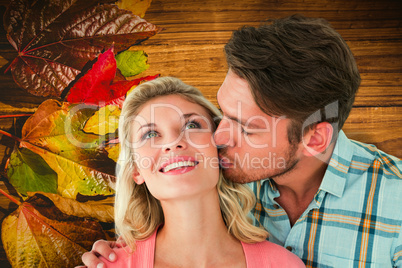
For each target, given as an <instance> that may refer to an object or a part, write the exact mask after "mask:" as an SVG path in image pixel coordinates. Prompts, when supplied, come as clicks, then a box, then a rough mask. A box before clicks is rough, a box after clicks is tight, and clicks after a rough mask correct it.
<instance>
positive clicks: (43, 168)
mask: <svg viewBox="0 0 402 268" xmlns="http://www.w3.org/2000/svg"><path fill="white" fill-rule="evenodd" d="M7 177H8V180H9V182H10V183H11V184H12V185H13V186H14V188H15V189H16V190H17V191H18V193H19V194H21V195H23V196H26V195H27V191H32V192H36V191H43V192H47V193H57V173H56V172H54V171H53V170H52V169H51V168H50V167H49V165H48V164H47V163H46V162H45V161H44V160H43V158H42V157H40V156H39V155H37V154H35V153H33V152H32V151H30V150H28V149H26V148H14V151H13V152H12V154H11V156H10V159H9V161H8V163H7Z"/></svg>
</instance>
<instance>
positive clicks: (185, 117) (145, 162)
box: [131, 95, 219, 201]
mask: <svg viewBox="0 0 402 268" xmlns="http://www.w3.org/2000/svg"><path fill="white" fill-rule="evenodd" d="M132 126H133V128H132V129H133V132H132V141H131V142H132V146H133V147H134V148H133V149H134V152H135V155H134V159H135V164H136V166H137V172H138V173H136V174H134V180H135V181H136V182H137V183H138V184H141V183H143V182H144V181H145V183H146V185H147V187H148V189H149V191H150V192H151V194H152V195H153V196H154V197H155V198H157V199H159V200H161V201H162V200H166V199H172V198H173V199H177V198H180V197H188V196H191V195H197V194H203V193H205V192H206V191H211V190H212V191H216V184H217V182H218V178H219V161H218V154H217V149H216V146H215V144H214V141H213V136H212V132H213V128H214V127H213V126H214V125H213V122H212V120H211V118H210V116H209V115H208V113H207V111H206V110H205V109H204V108H203V107H202V106H200V105H198V104H195V103H192V102H189V101H187V100H186V99H184V98H183V97H181V96H179V95H169V96H161V97H157V98H154V99H152V100H150V101H148V102H147V103H145V104H144V105H143V106H142V108H141V110H140V112H139V113H138V115H137V116H136V117H135V119H134V121H133V125H132Z"/></svg>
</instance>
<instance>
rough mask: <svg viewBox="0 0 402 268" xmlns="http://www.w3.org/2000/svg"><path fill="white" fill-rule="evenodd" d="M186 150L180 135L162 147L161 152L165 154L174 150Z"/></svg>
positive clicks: (185, 144)
mask: <svg viewBox="0 0 402 268" xmlns="http://www.w3.org/2000/svg"><path fill="white" fill-rule="evenodd" d="M186 148H187V143H186V142H185V141H184V139H183V137H182V135H180V136H179V137H177V138H176V139H175V140H174V141H172V142H170V143H167V144H165V145H163V149H162V150H163V151H164V152H165V153H167V152H170V151H175V150H184V149H186Z"/></svg>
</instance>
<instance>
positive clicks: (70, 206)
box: [28, 192, 114, 222]
mask: <svg viewBox="0 0 402 268" xmlns="http://www.w3.org/2000/svg"><path fill="white" fill-rule="evenodd" d="M35 194H41V195H44V196H46V197H47V198H49V199H50V200H51V201H52V202H53V203H54V205H55V206H56V207H57V208H58V209H60V211H61V212H63V213H64V214H67V215H72V216H77V217H80V218H92V219H97V220H99V221H101V222H113V221H114V216H113V215H114V197H113V196H111V197H107V198H105V199H103V200H98V201H92V200H90V201H87V202H78V201H76V200H74V199H71V198H64V197H62V196H60V195H58V194H51V193H44V192H28V196H34V195H35Z"/></svg>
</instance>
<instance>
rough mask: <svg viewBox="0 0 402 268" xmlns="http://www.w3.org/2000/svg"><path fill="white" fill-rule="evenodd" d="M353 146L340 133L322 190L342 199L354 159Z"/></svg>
mask: <svg viewBox="0 0 402 268" xmlns="http://www.w3.org/2000/svg"><path fill="white" fill-rule="evenodd" d="M353 148H354V147H353V144H352V143H351V141H350V140H349V139H348V138H347V137H346V135H345V133H344V132H343V131H342V130H341V131H339V134H338V138H337V141H336V144H335V148H334V151H333V153H332V156H331V159H330V161H329V164H328V167H327V170H326V172H325V175H324V178H323V180H322V182H321V185H320V189H319V191H320V190H322V191H324V192H328V193H330V194H333V195H335V196H337V197H342V195H343V192H344V189H345V185H346V178H347V174H348V171H349V167H350V164H351V161H352V157H353Z"/></svg>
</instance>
